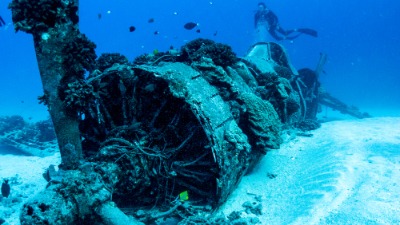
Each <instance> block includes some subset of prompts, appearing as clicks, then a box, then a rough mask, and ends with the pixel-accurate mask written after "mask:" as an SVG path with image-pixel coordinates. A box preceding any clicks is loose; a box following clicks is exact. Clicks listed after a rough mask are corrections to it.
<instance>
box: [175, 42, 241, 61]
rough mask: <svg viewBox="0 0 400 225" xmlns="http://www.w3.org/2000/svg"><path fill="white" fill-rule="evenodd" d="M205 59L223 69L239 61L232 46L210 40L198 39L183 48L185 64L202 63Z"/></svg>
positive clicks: (182, 58)
mask: <svg viewBox="0 0 400 225" xmlns="http://www.w3.org/2000/svg"><path fill="white" fill-rule="evenodd" d="M203 57H205V58H210V59H211V60H212V61H213V62H214V64H215V65H217V66H222V67H227V66H232V65H233V64H235V63H236V62H237V61H238V59H237V57H236V54H235V53H234V52H233V51H232V48H231V47H230V46H228V45H225V44H221V43H216V42H214V41H212V40H209V39H202V38H198V39H195V40H193V41H190V42H188V43H187V44H186V45H184V46H183V47H182V54H181V60H182V61H184V62H188V63H192V62H193V61H200V60H202V59H203Z"/></svg>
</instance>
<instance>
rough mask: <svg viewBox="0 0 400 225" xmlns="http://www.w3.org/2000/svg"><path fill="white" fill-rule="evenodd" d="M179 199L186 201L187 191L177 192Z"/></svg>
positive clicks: (187, 198) (187, 197)
mask: <svg viewBox="0 0 400 225" xmlns="http://www.w3.org/2000/svg"><path fill="white" fill-rule="evenodd" d="M179 199H180V200H181V201H187V200H189V193H188V191H183V192H181V193H180V194H179Z"/></svg>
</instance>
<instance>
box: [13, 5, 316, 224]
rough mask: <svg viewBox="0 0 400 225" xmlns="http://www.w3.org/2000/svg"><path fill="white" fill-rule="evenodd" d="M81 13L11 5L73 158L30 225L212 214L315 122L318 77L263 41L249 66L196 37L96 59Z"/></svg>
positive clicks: (32, 204) (31, 207)
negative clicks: (175, 46) (297, 130)
mask: <svg viewBox="0 0 400 225" xmlns="http://www.w3.org/2000/svg"><path fill="white" fill-rule="evenodd" d="M77 6H78V1H77V0H75V1H59V0H57V1H48V0H41V1H35V2H28V1H26V0H14V1H13V2H12V3H11V4H10V8H11V9H12V10H13V20H14V23H15V24H16V30H23V31H26V32H28V33H32V34H33V36H34V41H35V48H36V52H37V58H38V64H39V68H40V72H41V77H42V82H43V88H44V93H45V95H44V96H43V97H42V98H41V100H43V101H44V102H45V103H46V104H47V106H48V107H49V111H50V114H51V117H52V121H53V123H54V127H55V132H56V134H57V139H58V142H59V147H60V151H61V157H62V166H61V171H59V172H57V173H55V172H54V171H53V170H50V169H49V170H48V173H47V174H45V176H46V177H47V178H48V179H49V181H50V182H49V185H48V187H47V188H46V189H45V190H44V191H43V192H42V193H41V194H39V195H38V196H36V197H35V198H33V199H31V200H30V201H29V202H27V203H26V204H25V205H24V207H23V209H22V212H21V223H22V224H48V223H50V224H53V223H60V224H77V223H86V224H89V223H101V224H142V222H143V223H147V224H148V223H150V222H154V221H155V220H157V219H159V218H161V217H167V216H168V217H172V216H174V217H179V218H180V219H185V221H186V222H187V223H190V221H196V219H199V218H198V217H197V215H198V214H199V212H202V213H205V214H207V215H208V216H210V215H212V212H213V209H216V208H218V207H219V206H220V205H221V204H222V203H223V202H224V201H225V200H226V199H227V197H228V196H229V194H230V193H232V191H233V190H234V189H235V188H236V186H237V184H238V183H239V182H240V180H241V178H242V177H243V176H244V175H245V174H246V173H247V172H249V171H250V170H251V169H252V168H253V167H254V166H255V165H256V164H257V163H258V162H259V160H260V159H261V158H262V156H263V155H264V154H266V153H267V152H268V151H270V150H271V149H276V148H278V147H279V145H280V144H281V142H282V140H281V138H280V133H281V131H282V129H283V128H284V127H293V126H297V125H299V124H301V123H305V122H307V121H308V120H309V121H313V120H314V119H315V116H316V113H317V110H315V107H316V106H315V105H318V102H317V101H315V100H316V99H319V98H318V96H317V97H314V95H316V94H318V93H316V92H315V91H316V90H319V89H318V87H319V86H318V85H319V83H316V82H318V79H314V78H315V77H317V76H314V78H313V77H312V74H311V76H310V74H309V73H307V71H304V73H303V72H301V71H299V72H298V71H296V70H295V69H294V68H293V67H292V66H291V64H290V62H289V60H288V58H287V56H286V53H285V51H284V49H283V48H282V47H281V46H280V45H278V44H275V43H259V44H257V45H254V46H253V47H252V49H251V50H250V52H249V54H248V55H247V56H246V57H243V58H242V59H238V58H237V57H236V55H235V54H234V53H233V52H232V50H231V48H230V47H229V46H227V45H224V44H220V43H215V42H214V41H211V40H206V39H196V40H194V41H192V42H189V43H188V44H187V45H185V46H183V47H182V49H181V51H180V52H168V53H158V52H157V53H155V54H153V55H145V56H142V57H139V58H137V59H136V60H135V63H134V64H131V63H129V62H128V61H127V59H126V57H124V56H122V55H119V54H105V55H102V56H100V57H99V59H98V60H97V62H96V61H95V58H96V55H95V52H94V49H95V45H94V44H93V43H92V42H91V41H90V40H88V39H87V38H86V37H85V36H84V35H83V34H81V33H80V32H79V30H78V28H77V23H78V17H77V15H76V12H77ZM24 7H25V8H29V9H35V10H33V11H34V12H27V11H26V10H24ZM46 10H50V11H49V12H44V13H43V15H44V17H38V15H37V13H40V12H41V11H46ZM43 18H44V19H43ZM85 72H89V73H90V75H89V77H88V78H85V77H84V74H85ZM310 78H311V79H310ZM309 81H310V82H309ZM309 90H311V92H310V91H309ZM310 109H312V110H310ZM304 127H306V126H304ZM309 127H311V126H309ZM52 180H53V181H52ZM182 192H187V193H189V195H190V204H189V203H188V201H187V199H185V200H181V199H180V198H179V194H180V193H182ZM55 205H57V207H54V206H55ZM143 211H145V212H150V213H139V212H143ZM151 212H154V213H151ZM128 214H129V215H134V216H136V217H137V218H138V219H134V218H133V217H131V216H128ZM203 218H205V217H203ZM232 218H234V219H236V216H235V215H232ZM138 220H140V221H141V222H139V221H138Z"/></svg>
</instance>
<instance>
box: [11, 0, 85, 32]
mask: <svg viewBox="0 0 400 225" xmlns="http://www.w3.org/2000/svg"><path fill="white" fill-rule="evenodd" d="M76 2H77V1H62V0H38V1H30V0H14V1H12V2H11V3H10V5H9V8H10V9H11V10H12V19H13V22H14V26H15V30H16V31H19V30H22V31H25V32H27V33H37V32H46V31H47V30H48V29H49V28H53V27H55V26H56V25H57V24H58V23H62V22H65V21H63V20H64V18H66V16H67V17H68V18H71V20H72V22H73V23H74V24H77V23H78V21H79V18H78V15H77V11H78V6H77V5H76V4H75V3H76Z"/></svg>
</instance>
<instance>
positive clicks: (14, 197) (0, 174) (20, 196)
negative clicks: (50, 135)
mask: <svg viewBox="0 0 400 225" xmlns="http://www.w3.org/2000/svg"><path fill="white" fill-rule="evenodd" d="M60 161H61V159H60V155H59V153H57V154H54V155H52V156H48V157H44V158H41V157H36V156H15V155H0V181H1V183H2V182H3V179H4V178H8V179H9V180H10V181H9V183H10V186H11V192H10V196H9V197H8V198H2V199H1V201H0V218H3V219H6V222H8V224H12V225H18V224H20V223H19V220H18V218H19V211H20V209H21V207H22V205H23V203H24V202H25V201H26V200H27V199H28V198H30V197H32V196H34V195H35V194H36V193H38V192H39V191H40V190H43V189H44V188H45V186H46V184H47V181H46V180H45V179H44V178H43V176H42V174H43V172H44V171H45V170H46V169H47V168H48V166H49V165H50V164H54V165H58V164H60ZM0 198H1V197H0Z"/></svg>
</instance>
